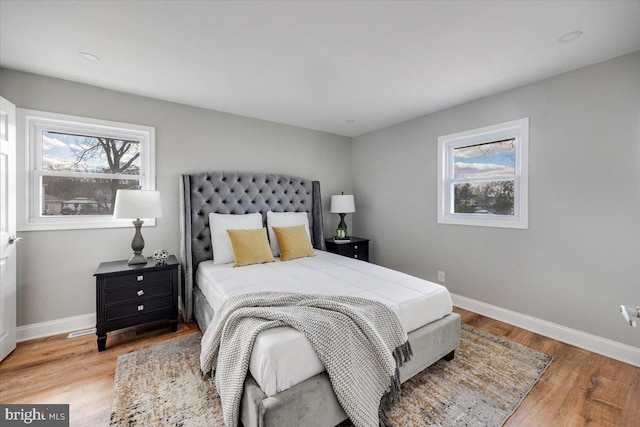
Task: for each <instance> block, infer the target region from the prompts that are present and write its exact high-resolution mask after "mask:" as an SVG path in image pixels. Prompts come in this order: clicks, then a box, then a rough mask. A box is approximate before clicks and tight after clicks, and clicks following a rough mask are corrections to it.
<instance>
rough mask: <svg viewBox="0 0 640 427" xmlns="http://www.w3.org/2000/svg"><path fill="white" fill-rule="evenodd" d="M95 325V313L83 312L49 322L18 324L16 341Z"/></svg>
mask: <svg viewBox="0 0 640 427" xmlns="http://www.w3.org/2000/svg"><path fill="white" fill-rule="evenodd" d="M95 326H96V314H95V313H90V314H81V315H80V316H73V317H66V318H64V319H57V320H51V321H49V322H42V323H33V324H31V325H25V326H18V327H17V328H16V341H17V342H23V341H29V340H33V339H36V338H44V337H50V336H52V335H58V334H65V333H67V332H72V331H77V330H79V329H87V328H95Z"/></svg>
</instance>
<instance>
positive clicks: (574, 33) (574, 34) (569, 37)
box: [558, 31, 582, 43]
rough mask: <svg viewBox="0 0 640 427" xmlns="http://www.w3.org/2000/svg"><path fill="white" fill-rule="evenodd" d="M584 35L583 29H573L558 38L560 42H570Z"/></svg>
mask: <svg viewBox="0 0 640 427" xmlns="http://www.w3.org/2000/svg"><path fill="white" fill-rule="evenodd" d="M581 36H582V31H571V32H570V33H567V34H565V35H562V36H560V37H559V38H558V43H569V42H572V41H574V40H576V39H579V38H580V37H581Z"/></svg>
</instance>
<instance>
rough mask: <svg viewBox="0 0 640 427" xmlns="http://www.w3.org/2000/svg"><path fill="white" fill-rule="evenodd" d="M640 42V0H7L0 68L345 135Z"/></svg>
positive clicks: (1, 20) (1, 11)
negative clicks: (569, 36) (572, 35)
mask: <svg viewBox="0 0 640 427" xmlns="http://www.w3.org/2000/svg"><path fill="white" fill-rule="evenodd" d="M575 30H580V31H582V32H583V36H582V37H581V38H579V39H577V40H575V41H573V42H571V43H558V42H557V39H558V38H559V37H560V36H562V35H563V34H565V33H568V32H571V31H575ZM637 50H640V1H469V2H467V1H428V2H426V1H425V2H418V1H412V2H402V1H390V2H386V1H379V2H364V1H347V2H337V1H316V2H289V1H261V2H211V1H156V2H150V1H147V2H139V1H85V2H76V1H6V0H1V1H0V66H2V67H4V68H10V69H16V70H22V71H28V72H32V73H37V74H43V75H47V76H53V77H58V78H62V79H67V80H73V81H78V82H82V83H86V84H90V85H95V86H99V87H104V88H109V89H115V90H119V91H123V92H129V93H133V94H138V95H144V96H149V97H153V98H158V99H163V100H168V101H174V102H179V103H183V104H188V105H194V106H198V107H204V108H209V109H213V110H218V111H224V112H229V113H233V114H239V115H243V116H249V117H255V118H260V119H264V120H270V121H275V122H280V123H287V124H291V125H296V126H302V127H305V128H310V129H318V130H322V131H326V132H332V133H336V134H340V135H346V136H357V135H361V134H363V133H366V132H369V131H372V130H375V129H379V128H382V127H385V126H389V125H391V124H394V123H399V122H402V121H405V120H409V119H412V118H415V117H419V116H422V115H424V114H428V113H431V112H434V111H438V110H442V109H444V108H447V107H450V106H453V105H457V104H461V103H464V102H467V101H470V100H473V99H477V98H480V97H484V96H487V95H490V94H494V93H497V92H501V91H504V90H507V89H510V88H513V87H517V86H521V85H523V84H526V83H530V82H533V81H537V80H541V79H544V78H547V77H550V76H554V75H557V74H560V73H563V72H567V71H570V70H574V69H577V68H580V67H584V66H586V65H589V64H593V63H597V62H602V61H605V60H607V59H610V58H613V57H616V56H620V55H623V54H626V53H629V52H634V51H637ZM79 52H90V53H93V54H95V55H97V56H98V57H100V61H97V62H90V61H87V60H85V59H83V58H82V57H80V55H79ZM350 121H353V122H350Z"/></svg>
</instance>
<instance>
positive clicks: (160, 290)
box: [104, 282, 172, 304]
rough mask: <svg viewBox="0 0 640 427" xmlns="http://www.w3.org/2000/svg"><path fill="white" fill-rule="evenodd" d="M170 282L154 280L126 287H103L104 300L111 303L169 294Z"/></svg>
mask: <svg viewBox="0 0 640 427" xmlns="http://www.w3.org/2000/svg"><path fill="white" fill-rule="evenodd" d="M171 290H172V289H171V282H155V283H146V284H144V283H143V284H137V283H136V284H135V285H134V286H131V285H130V286H128V287H126V288H118V289H112V290H109V289H105V293H104V302H105V304H112V303H114V302H127V301H138V300H141V299H147V298H151V297H157V296H163V295H171Z"/></svg>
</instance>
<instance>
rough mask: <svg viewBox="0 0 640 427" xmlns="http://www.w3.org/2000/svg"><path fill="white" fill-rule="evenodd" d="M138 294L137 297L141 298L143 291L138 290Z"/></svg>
mask: <svg viewBox="0 0 640 427" xmlns="http://www.w3.org/2000/svg"><path fill="white" fill-rule="evenodd" d="M136 293H137V294H138V296H139V297H141V296H142V295H144V291H143V290H142V289H140V290H139V291H138V292H136Z"/></svg>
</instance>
